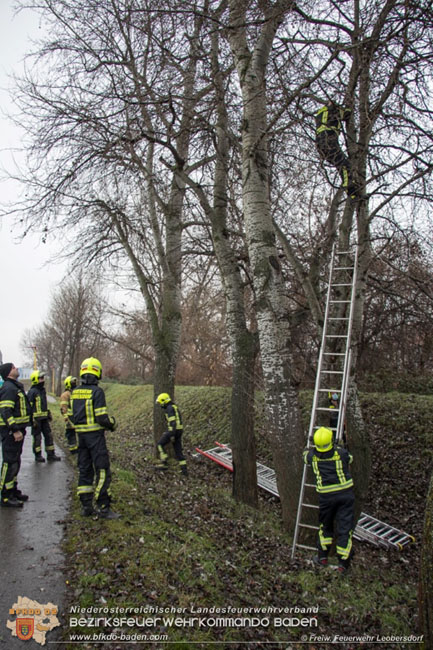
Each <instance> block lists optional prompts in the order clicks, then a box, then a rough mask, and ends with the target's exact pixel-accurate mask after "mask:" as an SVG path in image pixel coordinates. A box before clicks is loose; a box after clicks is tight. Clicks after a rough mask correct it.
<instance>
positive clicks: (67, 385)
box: [65, 375, 77, 390]
mask: <svg viewBox="0 0 433 650" xmlns="http://www.w3.org/2000/svg"><path fill="white" fill-rule="evenodd" d="M72 384H75V386H76V385H77V378H76V377H72V375H69V376H68V377H66V379H65V388H66V390H71V388H72Z"/></svg>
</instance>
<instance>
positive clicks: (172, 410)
mask: <svg viewBox="0 0 433 650" xmlns="http://www.w3.org/2000/svg"><path fill="white" fill-rule="evenodd" d="M156 403H157V404H159V405H160V406H161V408H162V409H163V410H164V415H165V419H166V420H167V426H168V431H166V432H165V433H164V434H163V436H162V438H161V439H160V440H159V442H158V445H157V446H158V452H159V458H160V461H161V462H160V464H159V465H157V468H158V469H167V458H168V454H167V453H166V452H165V451H164V447H165V446H166V445H168V443H169V442H170V441H171V442H172V443H173V449H174V453H175V456H176V459H177V460H178V461H179V467H180V470H181V472H182V474H185V475H186V474H188V470H187V467H186V460H185V456H184V455H183V451H182V434H183V425H182V415H181V413H180V411H179V408H178V407H177V406H176V404H175V403H174V402H172V401H171V398H170V395H169V394H168V393H160V394H159V395H158V397H157V398H156Z"/></svg>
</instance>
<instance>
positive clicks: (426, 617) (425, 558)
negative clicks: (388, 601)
mask: <svg viewBox="0 0 433 650" xmlns="http://www.w3.org/2000/svg"><path fill="white" fill-rule="evenodd" d="M419 618H420V631H421V632H422V633H423V634H424V647H425V648H431V647H433V474H432V476H431V479H430V488H429V491H428V495H427V501H426V508H425V517H424V538H423V545H422V551H421V567H420V580H419Z"/></svg>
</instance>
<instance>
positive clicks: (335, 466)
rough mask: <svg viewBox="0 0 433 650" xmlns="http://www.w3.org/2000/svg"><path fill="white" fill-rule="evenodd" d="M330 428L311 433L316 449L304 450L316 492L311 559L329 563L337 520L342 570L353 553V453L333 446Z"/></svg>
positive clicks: (339, 561) (347, 565)
mask: <svg viewBox="0 0 433 650" xmlns="http://www.w3.org/2000/svg"><path fill="white" fill-rule="evenodd" d="M332 438H333V436H332V431H331V429H328V428H327V427H320V428H319V429H317V431H316V432H315V434H314V446H315V449H307V450H306V451H304V461H305V463H306V464H307V465H309V466H310V467H312V469H313V472H314V476H315V480H316V491H317V492H318V493H319V534H318V540H317V547H318V551H319V553H318V556H317V557H315V558H314V561H315V562H316V563H317V564H319V565H322V566H326V565H327V564H328V552H329V549H330V547H331V544H332V538H333V534H334V533H333V529H334V520H335V521H336V523H337V556H338V570H339V571H340V573H345V572H346V571H347V569H348V568H349V565H350V560H351V556H352V534H353V528H354V504H355V494H354V491H353V479H352V477H351V475H350V471H349V464H350V463H351V462H352V456H351V455H350V454H349V452H348V451H347V449H343V447H338V446H334V444H333V441H332Z"/></svg>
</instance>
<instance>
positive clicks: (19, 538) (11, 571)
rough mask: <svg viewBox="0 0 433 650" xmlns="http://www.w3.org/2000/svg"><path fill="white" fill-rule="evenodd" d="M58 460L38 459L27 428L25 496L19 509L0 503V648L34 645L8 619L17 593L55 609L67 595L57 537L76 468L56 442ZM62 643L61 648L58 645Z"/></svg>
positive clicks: (21, 480) (51, 643)
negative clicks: (19, 635)
mask: <svg viewBox="0 0 433 650" xmlns="http://www.w3.org/2000/svg"><path fill="white" fill-rule="evenodd" d="M56 453H57V455H58V456H61V457H62V460H61V461H60V462H50V463H48V462H45V463H36V462H35V460H34V456H33V452H32V436H31V435H30V429H27V435H26V437H25V440H24V447H23V455H22V462H21V469H20V473H19V475H18V487H19V488H20V490H21V491H22V492H23V493H24V494H28V495H29V500H28V501H27V502H26V503H24V506H23V507H22V508H19V509H18V508H10V509H9V508H0V649H3V648H4V649H5V650H6V649H7V650H15V649H20V650H23V649H24V648H25V649H26V650H35V649H36V648H41V647H42V646H41V645H40V644H39V643H36V641H34V639H30V640H29V641H22V640H21V639H18V638H17V637H14V636H12V633H11V631H10V630H9V629H8V628H7V627H6V621H7V620H11V621H15V619H16V617H15V615H14V616H11V615H10V614H9V609H10V608H11V607H12V606H13V605H14V604H15V603H16V602H17V599H18V596H22V597H28V598H30V599H32V600H36V601H38V602H39V603H41V604H46V603H49V602H50V603H53V604H54V605H56V606H57V607H58V610H59V614H61V612H62V605H63V603H64V599H65V592H66V583H65V573H64V565H65V557H64V555H63V552H62V548H61V542H62V539H63V532H64V519H65V517H66V515H67V513H68V509H69V505H70V500H71V495H72V487H73V486H72V483H73V479H74V473H73V470H72V465H71V463H70V461H69V458H66V454H67V453H68V452H65V451H64V450H62V449H59V448H58V447H57V445H56ZM59 630H60V628H57V630H53V631H51V632H48V633H47V636H46V644H45V647H46V648H54V647H56V646H58V644H57V643H56V641H55V640H56V638H58V635H59V634H60V631H59ZM60 647H62V646H61V645H60Z"/></svg>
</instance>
